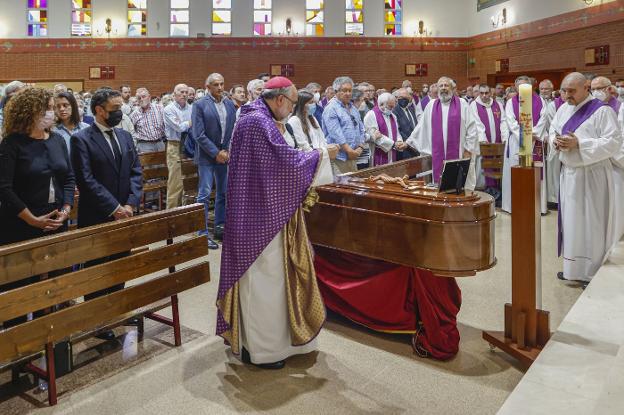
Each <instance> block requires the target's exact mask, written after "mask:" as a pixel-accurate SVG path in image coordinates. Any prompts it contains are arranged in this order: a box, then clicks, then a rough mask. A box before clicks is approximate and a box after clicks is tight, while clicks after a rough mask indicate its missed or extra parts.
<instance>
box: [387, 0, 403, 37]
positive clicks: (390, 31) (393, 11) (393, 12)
mask: <svg viewBox="0 0 624 415" xmlns="http://www.w3.org/2000/svg"><path fill="white" fill-rule="evenodd" d="M384 3H385V6H384V16H385V24H384V33H385V34H386V35H388V36H401V35H402V34H403V7H402V6H403V0H384Z"/></svg>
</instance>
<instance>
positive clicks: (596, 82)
mask: <svg viewBox="0 0 624 415" xmlns="http://www.w3.org/2000/svg"><path fill="white" fill-rule="evenodd" d="M612 89H613V85H612V84H611V80H610V79H609V78H606V77H604V76H597V77H595V78H594V79H592V81H591V92H592V95H593V96H594V98H597V99H599V100H601V101H602V102H604V103H605V104H607V105H608V106H610V107H611V108H613V111H615V113H616V114H619V113H620V107H621V106H622V103H621V102H620V101H619V100H618V99H617V98H616V97H614V96H613V95H612V94H611V90H612Z"/></svg>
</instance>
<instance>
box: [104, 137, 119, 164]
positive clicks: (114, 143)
mask: <svg viewBox="0 0 624 415" xmlns="http://www.w3.org/2000/svg"><path fill="white" fill-rule="evenodd" d="M104 134H106V136H107V137H108V141H109V142H110V145H111V147H112V149H113V156H114V157H115V162H116V163H117V167H120V166H121V150H120V149H119V145H117V140H115V137H113V131H112V130H107V131H104Z"/></svg>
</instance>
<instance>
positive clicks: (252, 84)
mask: <svg viewBox="0 0 624 415" xmlns="http://www.w3.org/2000/svg"><path fill="white" fill-rule="evenodd" d="M259 86H260V87H262V88H264V81H263V80H262V79H252V80H251V81H249V82H248V83H247V92H249V93H250V94H251V93H252V92H253V91H254V90H255V89H256V88H258V87H259Z"/></svg>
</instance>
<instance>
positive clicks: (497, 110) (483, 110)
mask: <svg viewBox="0 0 624 415" xmlns="http://www.w3.org/2000/svg"><path fill="white" fill-rule="evenodd" d="M476 104H477V112H478V113H479V119H481V122H482V123H483V125H485V136H486V137H487V140H488V143H502V142H503V138H502V136H501V128H500V127H501V112H502V110H501V107H500V105H499V103H498V102H496V101H495V100H494V101H493V102H492V115H493V116H494V128H495V129H496V140H495V141H492V132H491V129H492V127H491V126H490V117H489V116H488V113H487V107H486V106H485V105H482V104H479V102H477V103H476Z"/></svg>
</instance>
